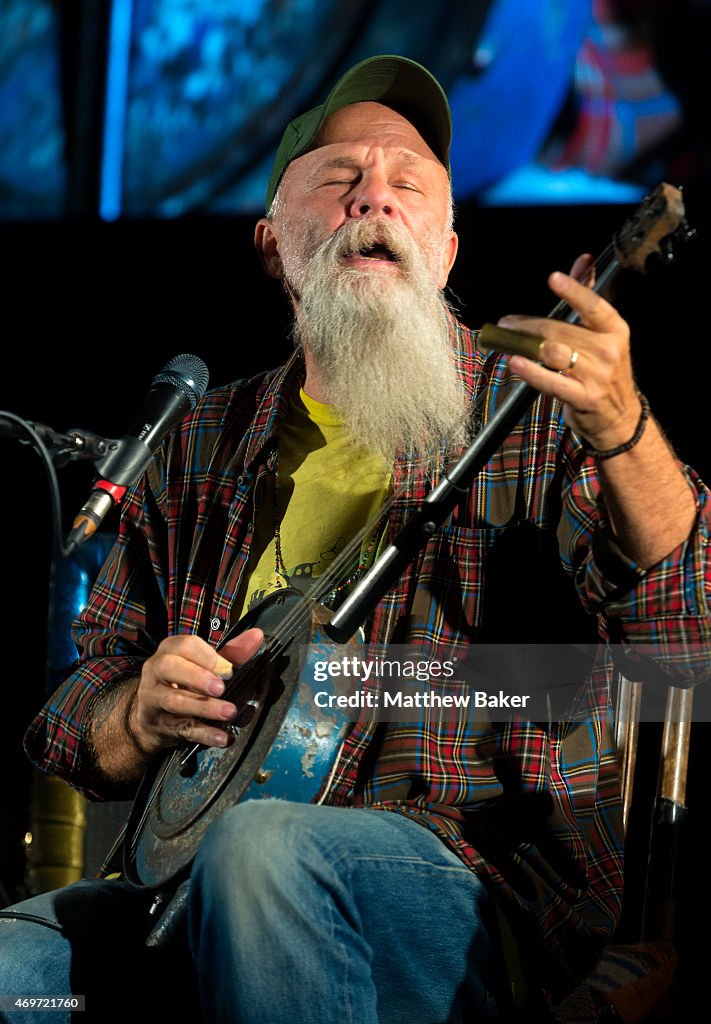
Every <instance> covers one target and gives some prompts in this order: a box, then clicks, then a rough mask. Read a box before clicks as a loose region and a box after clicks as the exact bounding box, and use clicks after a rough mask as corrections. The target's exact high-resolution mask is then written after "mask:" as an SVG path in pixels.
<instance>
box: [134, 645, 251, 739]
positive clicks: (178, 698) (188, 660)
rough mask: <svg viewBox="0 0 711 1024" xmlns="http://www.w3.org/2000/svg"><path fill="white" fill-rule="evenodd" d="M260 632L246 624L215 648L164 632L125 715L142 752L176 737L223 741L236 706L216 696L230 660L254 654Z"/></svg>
mask: <svg viewBox="0 0 711 1024" xmlns="http://www.w3.org/2000/svg"><path fill="white" fill-rule="evenodd" d="M263 639H264V634H263V632H262V630H261V629H248V630H246V631H245V632H244V633H242V634H240V636H238V637H237V638H236V639H234V640H231V641H230V642H229V643H227V644H225V646H224V647H223V648H222V650H221V652H220V654H218V653H217V651H216V650H215V648H214V647H211V646H210V644H208V643H206V642H205V641H204V640H201V639H200V637H198V636H194V635H184V636H170V637H166V639H165V640H163V641H162V642H161V644H160V645H159V647H158V649H157V650H156V652H155V654H154V655H153V656H152V657H150V658H149V659H148V660H147V661H146V662H145V663H144V665H143V669H142V671H141V679H140V682H139V685H138V690H137V691H136V695H135V699H134V700H133V701H132V703H131V706H130V707H129V709H128V713H127V716H126V724H127V728H128V731H129V733H130V734H131V735H132V738H133V740H134V742H135V743H136V744H137V746H138V747H139V749H140V750H141V751H142V752H143V753H144V754H145V755H146V756H147V757H150V756H151V755H153V754H155V753H158V751H160V750H161V749H164V748H166V747H173V746H175V745H176V743H178V742H179V741H180V740H187V741H189V742H191V743H201V744H203V745H204V746H207V747H225V746H227V745H228V743H229V742H230V740H231V734H230V733H229V732H228V731H227V730H226V729H221V728H220V726H219V723H221V722H225V723H229V722H231V721H232V719H233V718H234V717H235V715H236V713H237V708H236V706H235V705H234V704H232V703H231V702H230V701H226V700H221V699H220V697H221V696H222V694H223V692H224V689H225V683H224V680H226V679H229V678H230V676H231V675H232V672H233V669H234V668H235V666H239V665H243V664H244V663H245V662H247V661H249V659H250V658H251V657H252V656H253V655H254V654H256V652H257V650H258V649H259V646H260V644H261V643H262V640H263Z"/></svg>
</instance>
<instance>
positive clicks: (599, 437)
mask: <svg viewBox="0 0 711 1024" xmlns="http://www.w3.org/2000/svg"><path fill="white" fill-rule="evenodd" d="M585 263H586V257H580V258H579V259H578V260H576V263H575V265H574V267H573V271H572V273H571V274H563V273H561V272H560V271H556V272H554V273H552V274H551V275H550V277H549V278H548V285H549V287H550V288H551V290H552V291H553V293H554V294H555V295H557V296H558V298H560V299H563V300H564V301H565V302H566V303H567V304H568V305H569V306H570V308H571V309H573V310H575V311H576V312H577V313H578V315H579V317H580V323H579V324H578V325H573V324H568V323H565V322H563V321H560V320H552V319H550V318H543V317H530V316H517V315H510V316H505V317H503V318H502V319H501V320H499V326H500V327H507V328H509V329H511V330H516V331H523V332H525V333H526V334H533V335H538V336H539V337H541V338H543V339H544V340H543V342H542V343H541V347H540V358H541V363H535V362H533V361H532V360H530V359H526V358H525V357H524V356H512V357H511V360H510V366H511V370H512V371H513V372H514V373H516V374H517V375H518V376H520V377H521V378H522V379H523V380H525V381H526V382H527V383H528V384H530V385H532V387H534V388H536V390H538V391H541V392H543V393H544V394H547V395H555V396H556V397H557V398H559V399H561V401H562V402H563V403H564V406H563V411H564V415H565V418H566V421H567V422H568V424H569V425H570V426H571V427H572V428H573V430H575V431H576V433H578V434H580V435H582V437H584V438H585V439H586V440H587V441H588V443H589V444H590V445H592V446H593V447H594V448H596V449H598V450H599V451H605V450H606V449H610V448H615V447H617V446H618V445H620V444H624V443H625V442H626V441H628V440H629V438H630V437H631V436H632V435H633V434H634V432H635V429H636V426H637V423H638V421H639V417H640V414H641V404H640V400H639V398H638V395H637V388H636V386H635V381H634V376H633V373H632V363H631V359H630V331H629V327H628V325H627V323H626V321H625V320H623V319H622V317H621V316H620V314H619V313H618V312H617V310H616V309H614V307H613V306H611V305H610V303H609V302H607V301H606V300H605V299H603V298H602V296H601V295H598V294H596V293H595V292H594V291H592V290H591V288H590V287H588V286H587V285H585V284H581V283H580V281H577V280H576V279H575V276H574V275H576V276H577V274H578V273H580V272H581V270H582V268H583V266H584V265H585ZM576 353H577V355H575V354H576Z"/></svg>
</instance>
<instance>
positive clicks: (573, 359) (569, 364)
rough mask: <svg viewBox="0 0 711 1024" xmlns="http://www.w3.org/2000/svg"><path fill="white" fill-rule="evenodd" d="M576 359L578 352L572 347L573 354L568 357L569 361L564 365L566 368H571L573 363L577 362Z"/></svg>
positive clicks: (578, 356)
mask: <svg viewBox="0 0 711 1024" xmlns="http://www.w3.org/2000/svg"><path fill="white" fill-rule="evenodd" d="M578 359H580V353H579V352H576V351H575V349H573V354H572V356H571V357H570V362H569V363H568V365H567V366H566V370H572V369H573V367H574V366H575V364H576V363H577V361H578Z"/></svg>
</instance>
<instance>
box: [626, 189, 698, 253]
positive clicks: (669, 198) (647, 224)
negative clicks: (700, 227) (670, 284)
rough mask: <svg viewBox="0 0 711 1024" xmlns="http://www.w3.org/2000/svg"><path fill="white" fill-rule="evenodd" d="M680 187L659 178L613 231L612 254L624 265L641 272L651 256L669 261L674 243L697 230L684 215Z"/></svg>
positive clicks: (686, 237) (685, 240) (688, 237)
mask: <svg viewBox="0 0 711 1024" xmlns="http://www.w3.org/2000/svg"><path fill="white" fill-rule="evenodd" d="M685 213H686V211H685V209H684V201H683V199H682V195H681V189H679V188H675V187H674V186H673V185H669V184H667V183H666V182H662V184H661V185H658V186H657V187H656V188H655V190H654V191H653V192H652V193H651V195H648V196H647V197H646V198H645V199H644V201H643V202H642V205H641V206H640V207H639V208H638V209H637V210H636V211H635V213H634V214H633V215H632V217H630V219H629V220H628V221H626V222H625V224H624V225H623V226H622V228H621V229H620V230H619V231H618V232H617V234H616V235H615V256H616V257H617V260H618V261H619V263H620V265H621V266H623V267H629V268H630V269H632V270H638V271H641V272H642V273H644V270H645V266H646V263H647V260H648V259H649V257H650V256H652V255H656V256H661V257H662V258H663V259H665V260H666V261H667V262H672V260H674V258H675V256H676V252H675V246H676V245H677V243H679V242H687V241H689V239H691V238H693V237H694V235H695V234H696V231H695V230H694V228H690V227H689V225H688V223H687V221H686V216H685Z"/></svg>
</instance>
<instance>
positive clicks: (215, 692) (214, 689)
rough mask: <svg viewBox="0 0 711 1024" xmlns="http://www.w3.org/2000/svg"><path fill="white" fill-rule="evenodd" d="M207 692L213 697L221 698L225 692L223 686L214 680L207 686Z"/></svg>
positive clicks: (217, 680)
mask: <svg viewBox="0 0 711 1024" xmlns="http://www.w3.org/2000/svg"><path fill="white" fill-rule="evenodd" d="M207 692H208V693H210V694H212V696H213V697H221V696H222V694H223V693H224V692H225V684H224V683H223V682H221V681H220V680H219V679H215V680H213V682H211V683H208V684H207Z"/></svg>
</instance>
